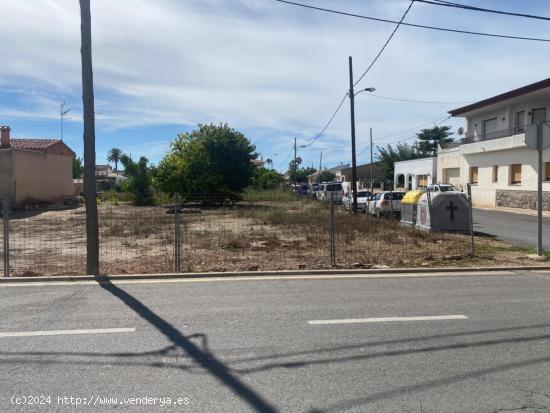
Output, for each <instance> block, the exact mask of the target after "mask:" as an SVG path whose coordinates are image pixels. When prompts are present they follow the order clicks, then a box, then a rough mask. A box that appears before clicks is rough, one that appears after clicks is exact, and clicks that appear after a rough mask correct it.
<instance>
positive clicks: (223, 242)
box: [0, 193, 470, 276]
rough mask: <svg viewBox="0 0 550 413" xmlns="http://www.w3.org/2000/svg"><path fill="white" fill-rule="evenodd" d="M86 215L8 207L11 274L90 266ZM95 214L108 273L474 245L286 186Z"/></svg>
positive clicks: (420, 255)
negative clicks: (250, 194) (240, 196)
mask: <svg viewBox="0 0 550 413" xmlns="http://www.w3.org/2000/svg"><path fill="white" fill-rule="evenodd" d="M174 201H175V200H174ZM85 216H86V214H85V208H84V206H82V205H80V206H74V207H70V208H49V209H34V208H31V209H24V210H17V209H16V210H14V211H12V212H11V214H10V218H9V274H10V275H11V276H36V275H63V274H74V275H78V274H85V262H86V228H85V226H86V219H85ZM331 216H332V218H331ZM98 217H99V237H100V270H101V273H102V274H139V273H166V272H205V271H215V272H224V271H268V270H296V269H326V268H331V267H334V266H335V267H338V268H342V267H346V268H350V267H359V268H361V267H363V268H368V267H371V266H375V265H387V266H397V267H399V266H417V265H421V264H422V263H424V262H427V261H430V260H435V259H439V258H441V257H445V258H448V259H451V260H452V257H453V256H457V257H458V256H466V255H468V253H469V251H470V249H469V248H470V245H469V241H468V238H467V237H464V236H460V235H453V234H442V233H429V232H422V231H418V230H414V229H408V228H403V227H401V226H400V225H399V222H398V220H395V219H377V218H375V217H372V216H368V215H366V214H357V215H353V214H351V213H350V212H349V211H347V210H345V209H344V208H343V207H342V206H341V205H335V204H333V209H332V213H331V203H330V202H318V201H316V200H313V199H308V198H303V197H297V196H295V195H294V194H290V193H282V194H276V195H273V194H271V195H270V196H264V197H261V196H258V197H249V198H248V199H245V200H242V201H239V202H232V201H230V200H228V199H226V198H225V197H224V196H223V195H220V194H211V195H205V194H200V195H197V194H182V195H181V196H180V199H179V202H174V203H170V204H166V205H160V206H150V207H136V206H133V205H130V204H127V203H120V204H118V203H115V204H113V203H110V202H102V203H100V204H99V205H98ZM2 222H3V220H2ZM0 235H1V234H0ZM1 242H2V245H4V237H2V239H1ZM1 251H3V250H1ZM3 257H4V256H3ZM4 258H5V257H4ZM4 262H6V260H5V259H4Z"/></svg>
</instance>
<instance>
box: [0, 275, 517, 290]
mask: <svg viewBox="0 0 550 413" xmlns="http://www.w3.org/2000/svg"><path fill="white" fill-rule="evenodd" d="M503 275H513V276H522V277H523V276H524V275H518V274H517V273H513V272H512V271H487V272H435V273H391V274H380V273H378V274H322V275H321V274H319V275H267V276H266V275H262V276H255V275H252V276H245V277H243V276H235V277H203V278H201V277H200V275H199V276H198V277H197V278H159V279H156V280H155V279H146V280H136V279H134V280H112V281H111V282H112V283H113V284H115V285H122V284H164V283H168V284H180V283H200V282H231V281H280V280H281V281H282V280H288V281H293V280H341V279H384V278H430V277H459V276H464V277H467V276H470V277H471V276H475V277H480V276H503ZM78 285H96V286H97V285H98V283H97V281H91V280H82V281H78V280H77V281H47V282H44V281H37V282H25V283H0V288H2V287H11V288H13V287H23V288H24V287H58V286H78Z"/></svg>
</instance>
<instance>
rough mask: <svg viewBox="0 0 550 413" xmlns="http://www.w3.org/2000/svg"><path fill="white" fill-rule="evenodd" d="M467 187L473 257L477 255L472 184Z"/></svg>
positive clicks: (471, 252)
mask: <svg viewBox="0 0 550 413" xmlns="http://www.w3.org/2000/svg"><path fill="white" fill-rule="evenodd" d="M467 188H468V210H469V214H470V243H471V248H472V250H471V251H470V254H471V256H472V257H473V256H474V255H475V249H474V214H473V211H472V185H471V184H470V183H468V184H467Z"/></svg>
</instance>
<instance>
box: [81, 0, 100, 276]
mask: <svg viewBox="0 0 550 413" xmlns="http://www.w3.org/2000/svg"><path fill="white" fill-rule="evenodd" d="M80 36H81V39H80V41H81V48H80V54H81V57H82V104H83V107H84V199H85V204H86V273H87V274H89V275H99V230H98V219H97V200H96V190H95V112H94V76H93V70H92V18H91V15H90V0H80Z"/></svg>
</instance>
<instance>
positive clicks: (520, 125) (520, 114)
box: [515, 110, 525, 133]
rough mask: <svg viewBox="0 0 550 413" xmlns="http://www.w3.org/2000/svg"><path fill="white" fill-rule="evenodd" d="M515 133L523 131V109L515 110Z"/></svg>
mask: <svg viewBox="0 0 550 413" xmlns="http://www.w3.org/2000/svg"><path fill="white" fill-rule="evenodd" d="M515 132H516V133H523V132H525V111H524V110H520V111H519V112H516V130H515Z"/></svg>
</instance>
